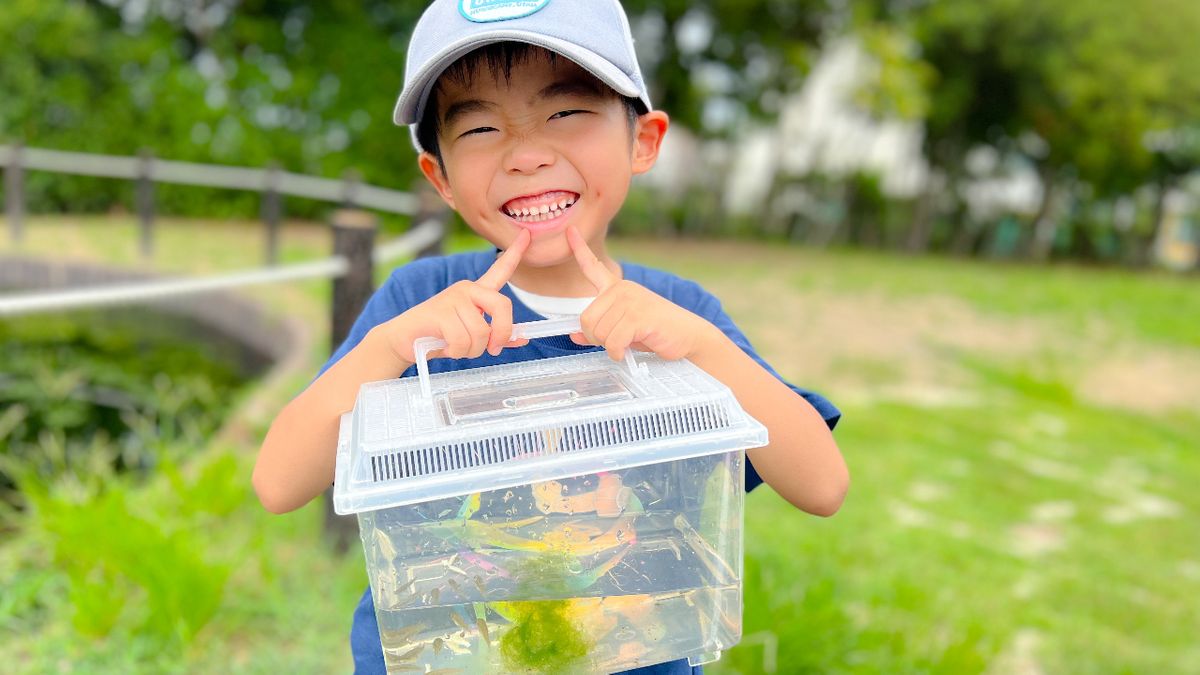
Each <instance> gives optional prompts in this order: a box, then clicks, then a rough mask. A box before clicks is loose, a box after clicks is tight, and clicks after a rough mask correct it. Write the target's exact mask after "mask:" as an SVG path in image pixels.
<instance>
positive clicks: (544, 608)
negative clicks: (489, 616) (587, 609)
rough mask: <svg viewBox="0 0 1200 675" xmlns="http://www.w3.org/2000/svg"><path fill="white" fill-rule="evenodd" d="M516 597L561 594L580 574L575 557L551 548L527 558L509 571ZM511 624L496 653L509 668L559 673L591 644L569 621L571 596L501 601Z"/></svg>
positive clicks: (586, 652) (580, 656) (586, 653)
mask: <svg viewBox="0 0 1200 675" xmlns="http://www.w3.org/2000/svg"><path fill="white" fill-rule="evenodd" d="M513 571H514V572H515V576H516V578H517V579H519V581H518V583H517V590H518V595H519V596H520V597H537V596H543V597H545V596H547V595H549V596H554V595H560V596H561V595H564V594H565V593H566V592H567V591H568V590H569V588H570V584H569V582H568V580H569V578H570V577H571V575H573V574H578V573H579V561H578V560H577V559H576V558H575V557H574V556H571V555H569V554H566V553H563V552H561V551H555V552H551V553H546V554H544V555H539V556H537V557H536V558H532V559H530V560H526V561H524V562H523V563H521V564H520V565H518V566H517V567H516V568H515V569H514V570H513ZM505 604H506V605H507V607H506V609H507V610H508V613H509V614H510V616H509V617H508V618H509V620H510V621H512V625H511V626H510V627H509V628H508V630H507V631H505V633H504V636H503V637H501V638H500V654H501V656H503V658H504V664H505V666H506V667H508V668H510V669H512V670H524V671H533V672H538V673H558V672H562V671H565V670H568V669H569V668H570V667H571V666H573V665H576V664H577V663H578V662H579V661H580V660H582V659H583V658H584V657H586V656H587V655H588V652H589V651H590V650H591V647H592V645H591V643H590V642H589V641H588V640H587V637H586V635H585V634H584V632H583V630H581V629H580V627H579V626H578V625H576V623H575V622H574V621H573V616H572V615H573V613H574V612H573V608H572V605H573V602H572V601H571V600H561V599H560V600H529V601H523V602H512V603H505Z"/></svg>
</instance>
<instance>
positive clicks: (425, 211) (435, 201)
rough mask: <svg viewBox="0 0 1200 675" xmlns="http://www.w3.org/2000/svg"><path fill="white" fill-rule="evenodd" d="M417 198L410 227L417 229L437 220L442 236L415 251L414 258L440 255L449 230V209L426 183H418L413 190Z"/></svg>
mask: <svg viewBox="0 0 1200 675" xmlns="http://www.w3.org/2000/svg"><path fill="white" fill-rule="evenodd" d="M412 192H413V194H415V195H416V196H417V212H416V213H414V214H413V217H412V222H411V223H410V225H409V226H410V227H417V226H419V225H421V224H423V223H425V222H426V221H428V220H437V221H439V222H441V224H442V234H441V236H439V237H438V238H437V240H435V241H434V242H433V243H431V244H429V245H428V246H426V247H425V248H423V249H421V250H419V251H417V255H416V257H418V258H427V257H429V256H434V255H441V254H442V253H443V252H444V249H445V246H444V245H445V242H446V230H448V229H449V228H450V209H449V208H448V207H447V206H446V204H445V203H444V202H443V201H442V198H441V197H439V196H438V193H437V191H436V190H434V189H433V186H432V185H430V184H429V183H428V182H426V181H423V180H422V181H420V182H419V183H417V184H416V185H415V186H414V187H413V189H412Z"/></svg>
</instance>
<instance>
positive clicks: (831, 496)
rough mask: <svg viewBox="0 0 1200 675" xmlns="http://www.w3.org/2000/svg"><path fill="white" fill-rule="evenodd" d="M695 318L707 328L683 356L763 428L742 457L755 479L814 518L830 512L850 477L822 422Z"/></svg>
mask: <svg viewBox="0 0 1200 675" xmlns="http://www.w3.org/2000/svg"><path fill="white" fill-rule="evenodd" d="M683 311H686V310H683ZM696 318H697V319H700V321H703V322H704V323H705V324H707V326H709V327H710V328H711V329H712V330H711V331H705V333H706V334H705V335H704V337H703V338H702V339H701V340H699V341H698V344H697V349H696V351H695V352H694V353H693V354H692V355H691V356H689V357H688V358H689V359H690V360H691V361H692V363H695V364H696V365H697V366H699V367H700V368H702V369H703V370H704V371H705V372H707V373H708V374H709V375H712V376H713V377H715V378H717V379H718V380H720V381H721V382H722V383H724V384H725V385H726V386H727V387H729V388H730V389H731V390H732V391H733V394H734V396H736V397H737V400H738V403H740V404H741V405H742V408H744V409H745V410H746V412H747V413H749V414H750V416H751V417H753V418H754V419H756V420H758V421H759V422H762V424H763V425H764V426H766V427H767V430H768V434H769V439H770V443H769V444H768V445H766V446H764V447H761V448H754V449H751V450H749V451H748V453H747V454H748V455H749V456H750V459H751V461H753V462H754V469H755V470H756V471H758V474H759V476H761V477H762V479H763V481H764V482H766V483H767V484H768V485H770V486H771V487H772V488H773V489H774V490H775V491H776V492H778V493H779V494H780V495H781V496H782V497H783V498H784V499H786V500H788V501H789V502H791V503H792V504H793V505H795V506H796V507H797V508H800V509H802V510H804V511H807V512H808V513H812V514H815V515H819V516H831V515H833V514H834V513H836V512H837V510H838V508H840V507H841V505H842V501H843V500H844V499H845V497H846V491H847V490H848V488H849V485H850V474H849V471H848V470H847V468H846V463H845V461H844V460H843V459H842V454H841V451H840V450H838V447H837V443H836V442H835V441H834V439H833V434H832V433H831V432H830V430H829V426H828V425H827V424H826V423H825V420H824V419H822V418H821V415H820V414H819V413H818V412H817V410H816V408H814V407H813V406H812V404H810V403H809V402H808V401H806V400H804V397H802V396H800V395H799V394H797V393H796V392H795V391H792V389H791V388H790V387H788V386H787V385H786V384H784V383H783V382H782V381H780V380H779V378H777V377H775V376H774V375H772V374H771V373H769V372H768V371H767V370H766V369H765V368H763V367H762V366H761V365H759V363H758V362H757V361H755V360H754V359H753V358H751V357H750V355H749V354H747V353H746V352H744V351H742V349H741V347H738V346H737V345H736V344H734V342H733V341H732V340H730V339H729V338H728V337H727V336H726V335H725V334H724V333H722V332H721V331H720V330H718V329H717V328H716V327H715V326H713V325H712V324H710V323H708V322H707V321H704V320H703V319H701V318H700V317H696Z"/></svg>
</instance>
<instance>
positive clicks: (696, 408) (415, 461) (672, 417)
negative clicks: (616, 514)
mask: <svg viewBox="0 0 1200 675" xmlns="http://www.w3.org/2000/svg"><path fill="white" fill-rule="evenodd" d="M728 425H729V417H728V413H727V412H726V411H725V409H724V408H723V407H721V406H718V405H712V404H708V405H693V406H683V407H674V408H669V409H660V410H655V411H651V412H638V413H634V414H629V415H624V416H621V417H617V418H614V419H610V420H607V421H595V420H589V421H583V422H578V423H575V424H566V425H562V426H556V427H550V428H546V429H543V430H541V431H535V432H531V431H521V432H516V433H509V434H504V435H502V436H494V437H492V438H484V439H470V440H463V441H456V442H450V443H442V444H438V445H433V446H425V447H423V448H412V449H410V450H407V451H395V452H389V453H387V454H381V455H378V456H372V457H371V469H370V475H371V479H372V480H373V481H374V482H376V483H378V482H383V481H390V480H396V479H404V478H412V477H416V476H425V475H431V474H437V473H445V472H451V471H469V470H471V469H475V468H479V467H484V466H492V465H496V464H501V463H504V462H508V461H512V460H521V459H533V458H540V457H547V456H550V455H555V454H560V453H573V452H579V451H589V450H594V449H597V448H605V447H613V446H620V445H630V444H634V443H642V442H646V441H652V440H654V439H657V438H666V437H676V438H678V437H682V436H687V435H692V434H699V433H704V432H707V431H715V430H717V429H720V428H723V427H727V426H728Z"/></svg>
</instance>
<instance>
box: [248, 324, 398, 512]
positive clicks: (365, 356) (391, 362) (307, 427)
mask: <svg viewBox="0 0 1200 675" xmlns="http://www.w3.org/2000/svg"><path fill="white" fill-rule="evenodd" d="M381 329H382V326H377V327H375V328H372V329H371V330H370V331H368V332H367V335H366V337H364V338H363V340H362V342H360V343H358V346H356V347H355V348H354V349H351V350H350V351H349V352H347V353H346V354H345V356H343V357H342V358H341V359H339V360H338V361H337V363H335V364H333V365H332V366H330V367H329V369H328V370H326V371H325V372H324V373H323V374H322V375H321V376H320V377H319V378H317V379H316V380H315V381H314V382H313V383H312V384H310V385H309V386H308V388H307V389H305V390H304V391H303V392H301V393H300V395H299V396H297V397H296V398H294V399H292V401H291V402H290V403H288V404H287V405H286V406H284V408H283V410H282V411H280V413H279V414H278V415H277V416H276V417H275V420H274V421H273V422H271V428H270V429H268V430H267V435H266V437H265V438H264V439H263V443H262V448H261V449H260V450H259V453H258V461H257V462H256V463H255V465H254V476H253V478H252V481H253V483H254V491H255V492H257V493H258V499H259V501H261V502H262V505H263V506H264V507H265V508H266V509H267V510H268V511H271V512H272V513H287V512H288V511H293V510H295V509H298V508H300V507H301V506H304V505H305V504H307V503H308V502H309V500H311V499H312V498H313V497H315V496H317V495H318V494H320V493H321V492H322V491H324V490H325V489H326V488H328V487H329V486H330V484H331V483H333V464H334V458H335V455H336V449H337V436H338V420H339V418H340V416H341V414H342V413H344V412H346V411H348V410H350V409H351V408H353V407H354V400H355V398H356V397H357V396H358V389H359V387H360V386H361V385H362V384H363V383H364V382H372V381H375V380H385V379H388V378H392V377H399V376H400V375H401V374H402V373H404V371H405V370H407V369H408V367H409V366H411V365H412V364H411V363H405V362H404V361H403V360H401V359H400V358H399V357H397V355H396V353H395V351H394V350H393V349H392V348H391V346H390V345H389V343H388V341H387V339H386V338H385V337H384V335H383V331H382V330H381Z"/></svg>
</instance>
